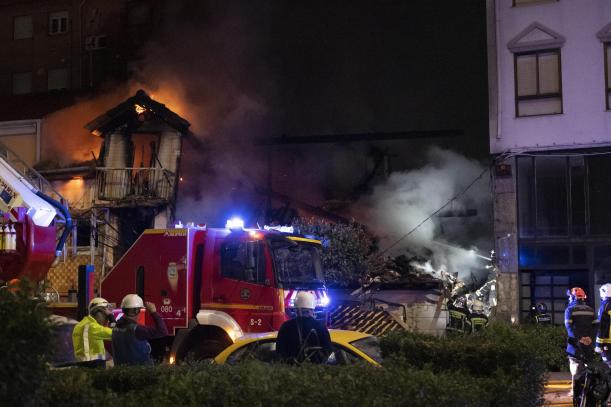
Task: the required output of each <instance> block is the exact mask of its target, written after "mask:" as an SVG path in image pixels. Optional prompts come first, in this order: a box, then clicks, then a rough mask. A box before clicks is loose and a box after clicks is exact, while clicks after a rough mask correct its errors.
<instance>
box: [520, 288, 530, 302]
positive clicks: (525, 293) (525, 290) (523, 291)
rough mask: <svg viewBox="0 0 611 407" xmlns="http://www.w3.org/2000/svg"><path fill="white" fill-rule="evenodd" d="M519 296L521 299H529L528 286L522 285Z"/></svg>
mask: <svg viewBox="0 0 611 407" xmlns="http://www.w3.org/2000/svg"><path fill="white" fill-rule="evenodd" d="M520 294H521V295H522V298H530V286H528V285H523V286H522V288H521V290H520ZM529 301H530V300H529Z"/></svg>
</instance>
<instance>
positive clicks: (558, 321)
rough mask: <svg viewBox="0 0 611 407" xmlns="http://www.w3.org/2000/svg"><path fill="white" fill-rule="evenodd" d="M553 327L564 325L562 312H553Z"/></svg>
mask: <svg viewBox="0 0 611 407" xmlns="http://www.w3.org/2000/svg"><path fill="white" fill-rule="evenodd" d="M552 322H553V324H554V325H562V324H564V312H555V313H554V320H553V321H552Z"/></svg>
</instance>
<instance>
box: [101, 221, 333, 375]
mask: <svg viewBox="0 0 611 407" xmlns="http://www.w3.org/2000/svg"><path fill="white" fill-rule="evenodd" d="M320 249H321V244H320V241H318V240H314V239H310V238H307V237H303V236H299V235H295V234H293V233H292V230H290V229H286V228H267V227H266V228H264V229H244V228H243V223H240V222H239V221H236V220H232V221H229V222H228V223H227V225H226V228H224V229H212V228H206V227H205V226H202V227H200V226H190V227H183V226H182V225H177V227H176V228H175V229H149V230H146V231H145V232H144V233H143V234H142V235H141V236H140V237H139V238H138V240H137V241H136V242H135V243H134V245H133V246H132V247H131V248H130V249H129V250H128V252H127V253H126V254H125V255H124V256H123V257H122V258H121V259H120V260H119V262H118V263H117V265H116V266H115V267H114V268H113V269H112V270H111V272H110V273H109V274H108V275H107V276H106V278H104V279H103V280H102V283H101V295H102V296H103V297H104V298H106V299H108V300H109V301H111V302H114V303H115V304H117V305H119V304H120V302H121V299H122V298H123V296H125V295H126V294H129V293H137V294H139V295H140V296H141V297H142V298H143V299H144V300H145V301H152V302H154V303H155V304H156V305H157V310H158V312H159V314H160V315H161V317H162V318H163V319H164V320H165V322H166V324H167V326H168V331H169V332H170V335H171V336H170V337H168V338H166V339H164V340H163V341H160V342H157V343H153V349H154V353H156V354H157V356H159V355H164V356H168V359H169V362H170V363H173V362H174V361H176V360H178V361H180V360H182V359H183V358H186V357H189V358H193V359H205V358H210V357H213V356H215V355H216V354H218V353H219V352H220V351H221V350H223V349H224V348H225V347H227V346H228V345H230V344H231V343H233V341H234V340H235V339H236V338H238V337H240V336H241V335H243V334H245V333H249V332H266V331H273V330H277V329H278V328H279V327H280V325H281V324H282V323H283V322H284V321H285V320H286V319H288V318H290V316H291V314H292V313H293V312H294V310H293V301H294V298H295V295H296V293H297V291H299V290H308V291H311V292H313V293H314V294H315V296H316V298H317V318H319V319H322V320H326V308H327V305H328V303H329V298H328V296H327V292H326V289H325V286H324V281H323V275H322V268H321V261H320ZM146 323H147V324H149V323H152V321H148V320H147V321H146ZM168 351H169V353H168Z"/></svg>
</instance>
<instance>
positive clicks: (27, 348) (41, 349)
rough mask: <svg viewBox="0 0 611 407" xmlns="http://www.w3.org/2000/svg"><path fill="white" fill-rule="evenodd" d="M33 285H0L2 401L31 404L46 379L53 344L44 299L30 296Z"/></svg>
mask: <svg viewBox="0 0 611 407" xmlns="http://www.w3.org/2000/svg"><path fill="white" fill-rule="evenodd" d="M29 292H32V287H31V286H30V285H29V284H28V283H27V282H25V281H22V282H21V285H20V290H18V291H17V292H11V291H10V290H8V289H7V288H6V287H3V288H0V404H1V405H6V406H27V405H31V404H32V403H33V402H34V400H35V399H36V397H37V390H38V389H39V387H40V385H41V383H42V381H43V380H44V378H45V376H46V373H47V369H46V362H47V360H48V357H49V354H50V350H51V349H52V346H53V338H52V334H51V326H50V325H49V323H48V321H47V315H48V314H47V311H46V308H45V306H44V304H43V303H40V302H39V301H34V300H30V299H29V298H28V293H29Z"/></svg>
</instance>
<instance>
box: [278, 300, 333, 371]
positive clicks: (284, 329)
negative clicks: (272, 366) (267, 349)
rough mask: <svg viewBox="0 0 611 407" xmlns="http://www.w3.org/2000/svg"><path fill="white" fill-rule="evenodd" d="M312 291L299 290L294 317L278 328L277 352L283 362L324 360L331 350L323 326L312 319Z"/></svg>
mask: <svg viewBox="0 0 611 407" xmlns="http://www.w3.org/2000/svg"><path fill="white" fill-rule="evenodd" d="M315 308H316V299H315V298H314V294H312V293H309V292H307V291H300V292H299V293H297V296H296V298H295V309H296V312H297V315H296V317H295V318H293V319H291V320H289V321H286V322H285V323H283V324H282V326H281V327H280V329H279V331H278V339H277V341H276V352H277V353H278V355H279V357H280V358H281V360H282V361H283V362H286V363H291V364H299V363H302V362H304V361H308V362H312V363H325V362H326V361H327V359H328V358H329V355H330V354H331V352H332V351H333V349H332V348H331V337H330V335H329V330H328V329H327V327H326V326H324V325H323V324H321V323H320V322H318V321H317V320H316V319H314V309H315Z"/></svg>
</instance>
